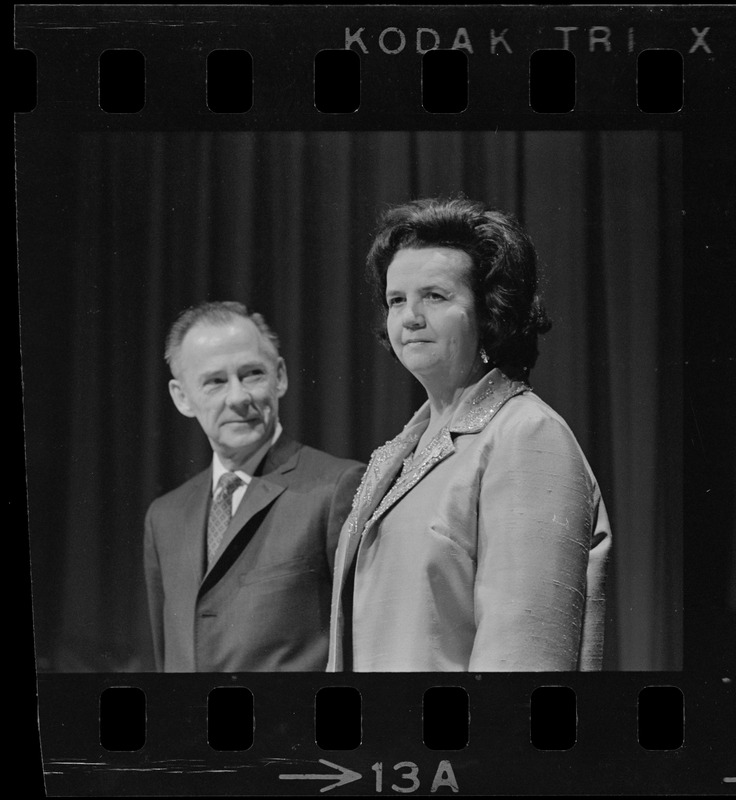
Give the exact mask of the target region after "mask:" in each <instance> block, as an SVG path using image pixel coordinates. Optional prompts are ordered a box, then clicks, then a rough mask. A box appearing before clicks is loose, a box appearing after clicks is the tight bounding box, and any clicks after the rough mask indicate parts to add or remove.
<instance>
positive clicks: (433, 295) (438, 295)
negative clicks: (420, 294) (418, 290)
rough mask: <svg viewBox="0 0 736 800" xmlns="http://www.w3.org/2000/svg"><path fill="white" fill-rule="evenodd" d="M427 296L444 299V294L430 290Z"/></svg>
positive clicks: (431, 298)
mask: <svg viewBox="0 0 736 800" xmlns="http://www.w3.org/2000/svg"><path fill="white" fill-rule="evenodd" d="M427 297H428V298H429V299H430V300H444V299H445V296H444V295H442V294H439V293H438V292H430V293H429V294H428V295H427Z"/></svg>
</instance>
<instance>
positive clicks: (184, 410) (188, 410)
mask: <svg viewBox="0 0 736 800" xmlns="http://www.w3.org/2000/svg"><path fill="white" fill-rule="evenodd" d="M169 394H170V395H171V399H172V400H173V401H174V405H175V406H176V407H177V409H178V411H179V412H180V413H181V414H183V415H184V416H185V417H194V416H195V413H194V411H193V409H192V407H191V406H190V405H189V398H188V397H187V393H186V392H185V391H184V387H183V386H182V385H181V383H180V382H179V381H178V380H176V378H172V379H171V380H170V381H169Z"/></svg>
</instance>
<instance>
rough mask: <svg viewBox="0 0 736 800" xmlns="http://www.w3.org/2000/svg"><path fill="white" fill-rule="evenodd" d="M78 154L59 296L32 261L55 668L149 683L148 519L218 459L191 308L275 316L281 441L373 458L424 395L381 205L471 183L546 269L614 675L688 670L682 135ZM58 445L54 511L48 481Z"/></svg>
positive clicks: (62, 204)
mask: <svg viewBox="0 0 736 800" xmlns="http://www.w3.org/2000/svg"><path fill="white" fill-rule="evenodd" d="M67 146H68V147H69V148H70V149H69V153H71V155H69V156H68V163H67V164H66V165H65V167H64V171H63V174H61V173H60V175H59V177H58V179H57V180H56V186H57V193H58V198H57V199H58V202H59V206H58V209H57V212H58V213H56V214H55V215H53V216H52V217H51V218H50V219H49V221H48V223H47V224H48V226H50V227H49V230H47V231H45V233H44V243H45V247H46V256H45V258H46V259H48V252H49V250H48V242H49V241H52V242H54V243H55V245H56V246H55V252H54V257H55V259H56V262H55V266H54V269H53V275H54V276H55V278H54V280H56V281H57V282H58V283H59V286H58V291H59V292H61V293H62V295H63V296H64V297H65V298H67V302H65V303H61V304H57V303H55V302H54V299H53V296H52V295H51V293H49V291H48V286H47V280H48V279H47V278H46V277H45V276H46V275H47V269H48V265H47V263H44V258H43V257H42V256H41V255H39V256H38V257H37V258H35V259H34V257H33V250H32V248H31V249H30V254H29V256H28V258H27V260H26V261H25V262H24V261H23V260H22V261H21V269H22V271H23V273H24V278H23V279H22V281H21V305H22V308H24V307H29V308H32V309H34V312H33V315H32V316H31V317H30V321H29V322H28V323H26V324H24V329H23V343H24V353H23V356H24V375H25V376H26V377H27V380H26V385H27V389H26V391H27V393H28V392H31V391H33V392H36V391H39V389H38V387H41V386H43V384H44V380H45V376H47V375H54V376H56V375H57V372H58V373H60V372H61V368H60V367H59V366H58V365H59V364H63V366H64V372H63V374H64V375H65V380H63V381H59V380H58V378H57V380H56V381H55V386H54V389H55V391H56V392H57V393H58V394H59V405H58V407H59V408H60V409H62V410H63V412H64V413H63V414H60V415H59V416H61V418H57V415H55V414H50V413H48V410H47V409H46V408H45V407H44V404H43V403H41V402H38V401H36V400H34V398H33V397H31V398H30V399H29V400H27V401H26V436H27V440H28V474H29V499H30V508H31V518H30V519H31V539H32V545H33V547H32V553H33V575H34V610H35V618H36V646H37V652H38V657H39V665H40V667H41V668H42V669H48V670H61V671H76V670H93V671H117V670H140V669H151V668H152V660H151V655H150V645H149V640H148V625H147V616H146V607H145V598H144V585H143V576H142V568H141V558H142V556H141V550H142V547H141V539H142V526H143V517H144V514H145V510H146V508H147V506H148V504H149V503H150V502H151V501H152V500H153V499H154V498H155V497H156V496H158V495H159V494H161V493H163V492H165V491H168V490H170V489H172V488H174V487H175V486H177V485H179V484H180V483H181V482H183V481H184V480H186V479H187V478H189V477H191V476H192V475H194V474H195V473H196V472H198V471H199V470H200V469H202V468H203V467H204V466H206V464H207V463H208V460H209V458H210V450H209V446H208V444H207V441H206V439H205V437H204V436H203V434H202V433H201V431H200V429H199V428H198V426H197V425H196V423H194V422H193V421H192V420H189V419H185V418H183V417H181V416H180V415H179V414H178V413H177V412H176V410H175V409H174V407H173V404H172V403H171V400H170V398H169V394H168V389H167V383H168V378H169V376H168V372H167V367H166V365H165V363H164V361H163V347H164V338H165V335H166V332H167V329H168V327H169V326H170V324H171V323H172V322H173V320H174V318H175V317H176V315H177V314H178V312H179V311H181V310H182V309H183V308H185V307H187V306H189V305H193V304H196V303H198V302H200V301H203V300H206V299H210V300H211V299H235V300H240V301H243V302H245V303H246V304H247V305H248V306H249V307H251V308H252V309H254V310H258V311H260V312H261V313H263V314H264V316H265V317H266V319H267V320H268V321H269V322H270V323H271V324H272V325H273V327H274V328H275V330H276V331H277V333H278V334H279V336H280V338H281V342H282V354H283V356H284V358H285V360H286V363H287V369H288V375H289V388H288V392H287V394H286V396H285V398H284V399H283V401H282V406H281V416H282V420H283V423H284V427H285V428H286V429H287V430H288V431H289V433H290V434H291V435H292V436H294V437H295V438H297V439H300V440H301V441H303V442H305V443H307V444H310V445H313V446H315V447H319V448H322V449H325V450H327V451H328V452H331V453H333V454H335V455H339V456H346V457H352V458H358V459H361V460H363V461H365V460H367V459H368V457H369V455H370V453H371V451H372V450H373V449H374V448H375V447H376V446H378V445H380V444H382V443H383V442H384V441H386V440H387V439H388V438H390V437H393V436H394V435H395V434H396V433H397V432H398V431H399V430H400V429H401V428H402V427H403V425H404V423H405V422H406V421H407V420H408V418H409V416H410V415H411V414H412V413H413V411H414V410H416V408H417V407H418V406H419V405H420V404H421V402H422V401H423V397H424V395H423V391H422V389H421V387H420V386H419V384H418V383H417V382H416V381H414V380H413V378H412V377H411V376H410V375H409V374H408V373H407V372H406V371H405V370H404V369H403V368H402V367H401V366H400V365H399V364H398V363H397V362H396V361H395V360H394V359H393V358H392V357H391V355H390V354H389V353H388V352H387V351H386V350H384V349H383V348H382V347H381V345H380V344H379V343H378V341H377V340H376V338H375V337H374V335H373V332H372V328H373V327H374V326H375V325H376V324H379V323H380V314H377V313H376V310H375V309H374V307H373V305H372V302H371V297H370V288H369V286H368V285H367V283H366V281H365V278H364V263H365V255H366V253H367V250H368V247H369V245H370V241H371V232H372V230H373V229H374V226H375V219H376V215H377V214H378V213H379V212H380V211H381V209H382V208H384V207H385V206H386V205H389V204H392V203H397V202H402V201H405V200H407V199H410V198H412V197H421V196H427V195H440V194H441V195H448V194H455V193H457V192H460V191H462V192H464V193H465V194H466V195H467V196H468V197H470V198H478V199H484V200H487V201H489V202H491V203H492V204H494V205H496V206H498V207H500V208H503V209H505V210H509V211H512V212H515V213H516V214H517V215H518V216H519V217H520V218H521V219H522V220H523V222H524V224H525V225H526V227H527V229H528V231H529V233H530V234H531V236H532V238H533V240H534V242H535V244H536V246H537V250H538V252H539V255H540V264H541V268H542V289H543V292H544V296H545V299H546V303H547V306H548V309H549V312H550V315H551V317H552V319H553V322H554V327H553V329H552V331H551V332H550V333H549V334H548V335H547V336H545V337H542V339H541V342H540V353H541V354H540V359H539V362H538V366H537V368H536V369H535V370H534V371H533V373H532V383H533V385H534V387H535V390H536V391H537V392H538V393H539V394H540V395H541V396H542V397H543V399H545V400H546V401H547V402H549V403H550V405H552V407H553V408H555V409H556V410H557V411H559V412H560V413H561V414H562V415H563V416H564V417H565V418H566V419H567V421H568V423H569V424H570V426H571V427H572V429H573V431H574V432H575V434H576V436H577V437H578V439H579V441H580V443H581V445H582V447H583V449H584V451H585V453H586V455H587V457H588V459H589V460H590V462H591V465H592V467H593V469H594V471H595V472H596V475H597V476H598V479H599V482H600V483H601V486H602V491H603V494H604V499H605V501H606V504H607V506H608V509H609V512H610V515H611V518H612V523H613V526H614V527H613V531H614V543H615V550H614V553H615V556H614V564H613V570H612V582H611V585H610V595H609V596H610V598H611V603H610V614H609V617H610V620H609V631H608V641H609V645H608V652H607V656H606V667H607V668H609V669H629V670H634V669H635V670H651V669H677V668H679V667H680V665H681V636H682V634H681V616H682V614H681V609H682V598H681V594H682V577H681V575H682V507H681V504H682V499H681V482H682V453H681V444H680V442H681V439H680V436H681V434H680V432H681V426H682V374H681V364H682V356H681V349H682V346H681V333H680V331H681V322H682V310H681V306H682V287H681V275H682V272H681V271H682V263H681V260H682V255H681V254H682V239H681V232H680V229H681V208H682V206H681V195H682V174H681V173H682V166H681V160H682V153H681V149H682V146H681V141H680V136H679V134H677V133H655V132H649V131H643V132H631V131H629V132H627V131H621V132H602V133H601V132H577V131H571V132H533V133H532V132H530V133H520V132H509V131H500V132H493V131H488V132H484V131H472V132H466V131H447V132H405V131H396V132H385V131H384V132H359V133H352V132H336V133H326V132H274V133H254V132H244V133H178V132H160V133H115V134H98V133H94V134H93V133H88V134H83V135H77V136H74V137H70V141H69V142H68V143H67ZM52 155H53V148H50V149H49V158H51V156H52ZM39 253H40V250H39ZM21 255H23V254H21ZM42 317H43V318H44V319H45V321H46V325H45V326H44V328H43V330H40V329H39V327H38V320H39V319H41V318H42ZM49 330H51V335H52V336H53V335H54V330H57V331H58V335H57V337H56V342H55V346H54V347H49V342H48V336H49ZM52 356H53V359H54V363H49V359H50V358H51V357H52ZM49 442H53V443H54V463H55V464H56V466H57V469H56V471H55V473H54V474H55V479H56V481H57V482H58V486H57V487H56V489H55V491H54V493H53V500H54V502H49V500H50V497H49V495H48V493H47V492H46V493H45V492H44V490H43V489H42V488H40V487H42V485H43V481H44V480H45V476H46V473H47V472H48V469H49V468H48V466H47V465H46V463H45V461H44V453H45V452H47V451H48V446H49V444H48V443H49Z"/></svg>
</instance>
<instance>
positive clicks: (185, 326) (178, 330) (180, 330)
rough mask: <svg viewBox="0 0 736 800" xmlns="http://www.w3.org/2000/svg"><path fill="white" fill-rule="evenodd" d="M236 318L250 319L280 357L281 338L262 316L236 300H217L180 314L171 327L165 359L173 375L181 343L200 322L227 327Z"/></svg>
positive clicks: (167, 338)
mask: <svg viewBox="0 0 736 800" xmlns="http://www.w3.org/2000/svg"><path fill="white" fill-rule="evenodd" d="M234 317H243V319H249V320H250V321H251V322H252V323H253V324H254V325H255V326H256V328H258V330H259V331H260V332H261V334H262V335H263V336H264V337H265V338H266V339H267V340H268V341H269V342H270V343H271V344H272V345H273V347H274V349H275V351H276V355H277V356H278V355H279V347H280V345H279V337H278V336H277V335H276V334H275V333H274V331H272V330H271V328H270V327H269V325H268V323H267V322H266V320H265V319H264V318H263V316H262V315H261V314H259V313H258V312H252V313H251V312H250V311H248V308H247V307H246V306H245V305H244V304H243V303H238V302H236V301H234V300H216V301H211V302H207V303H200V304H199V305H197V306H192V307H191V308H187V309H186V310H185V311H182V313H181V314H179V316H178V317H177V319H176V322H174V324H173V325H172V326H171V330H170V331H169V335H168V336H167V337H166V349H165V351H164V358H165V359H166V363H167V364H168V365H169V368H170V369H171V372H172V374H173V373H174V361H175V360H176V357H177V355H178V354H179V350H180V349H181V343H182V342H183V341H184V337H185V336H186V335H187V333H189V331H190V330H191V329H192V328H193V327H194V326H195V325H197V324H199V323H200V322H208V323H210V324H212V325H226V324H227V323H228V322H232V320H233V318H234Z"/></svg>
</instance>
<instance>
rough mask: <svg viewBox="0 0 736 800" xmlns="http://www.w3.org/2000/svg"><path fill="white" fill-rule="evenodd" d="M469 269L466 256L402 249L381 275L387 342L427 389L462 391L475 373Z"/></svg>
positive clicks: (459, 252)
mask: <svg viewBox="0 0 736 800" xmlns="http://www.w3.org/2000/svg"><path fill="white" fill-rule="evenodd" d="M471 266H472V261H471V259H470V256H469V255H468V254H467V253H465V252H464V251H462V250H456V249H454V248H451V247H422V248H404V249H402V250H398V251H397V252H396V255H395V256H394V258H393V261H392V262H391V263H390V264H389V267H388V270H387V272H386V302H387V304H388V319H387V323H386V325H387V330H388V337H389V341H390V342H391V346H392V347H393V350H394V352H395V353H396V355H397V357H398V359H399V361H401V363H402V364H403V365H404V366H405V367H406V368H407V369H408V370H409V372H411V373H412V374H413V375H414V376H415V377H416V378H418V379H419V380H420V382H421V383H423V384H424V385H425V387H427V388H430V387H429V386H428V383H429V384H431V388H437V387H438V386H441V387H442V388H443V389H445V390H453V389H455V388H457V387H459V386H463V385H467V384H468V382H469V380H470V378H471V376H472V374H473V373H474V371H475V370H476V369H477V368H478V326H477V322H476V314H475V298H474V297H473V292H472V290H471V289H470V286H469V285H468V283H469V275H470V269H471Z"/></svg>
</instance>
